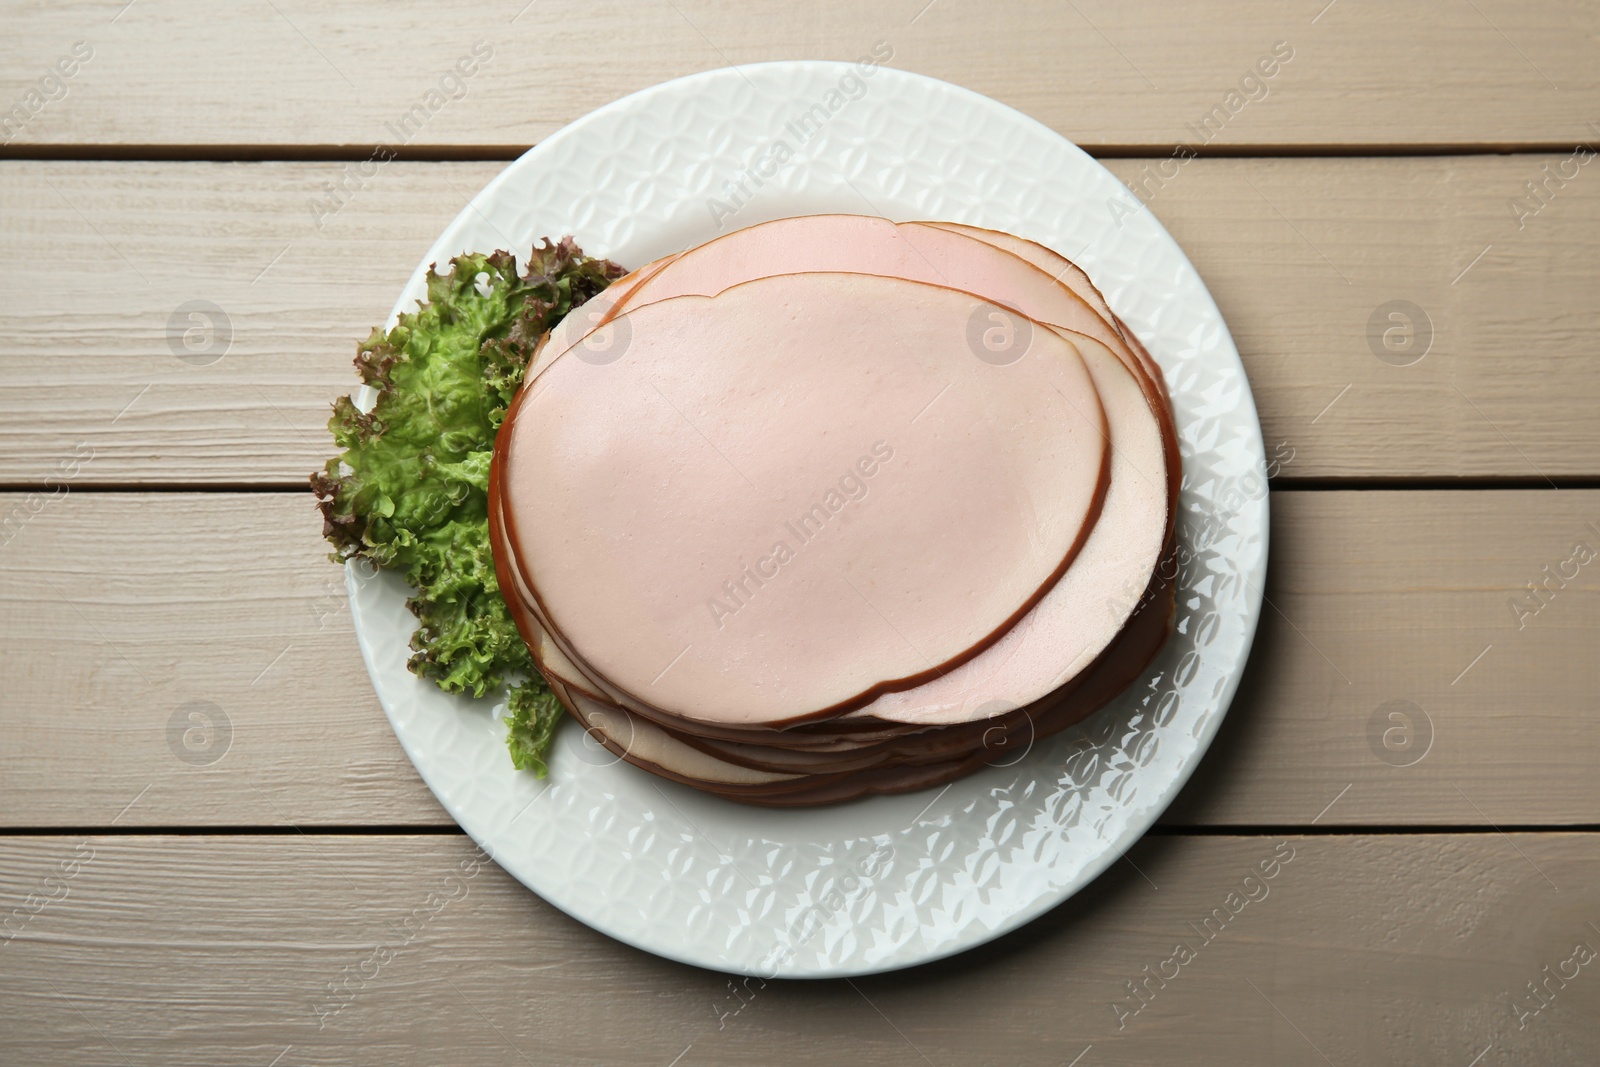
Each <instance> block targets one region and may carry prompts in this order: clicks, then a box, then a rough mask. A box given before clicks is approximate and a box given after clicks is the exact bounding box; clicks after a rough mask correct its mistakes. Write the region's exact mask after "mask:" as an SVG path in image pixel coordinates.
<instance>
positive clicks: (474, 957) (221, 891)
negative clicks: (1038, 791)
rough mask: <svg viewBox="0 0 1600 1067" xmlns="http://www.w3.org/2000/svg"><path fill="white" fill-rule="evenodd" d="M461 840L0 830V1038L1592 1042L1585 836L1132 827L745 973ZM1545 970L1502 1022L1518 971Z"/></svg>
mask: <svg viewBox="0 0 1600 1067" xmlns="http://www.w3.org/2000/svg"><path fill="white" fill-rule="evenodd" d="M686 832H687V829H686ZM475 856H476V852H475V849H474V848H473V846H472V844H471V842H470V841H469V840H467V839H466V838H465V837H464V836H461V835H448V836H422V837H417V836H393V837H365V836H356V837H350V836H343V837H341V836H322V835H317V836H309V837H300V836H296V835H291V836H288V837H284V836H276V837H249V836H244V837H205V836H199V837H181V838H172V837H163V836H145V837H131V838H130V837H90V838H87V839H84V838H28V839H19V838H0V902H3V903H4V905H5V907H6V909H7V912H8V913H9V914H10V915H11V916H13V917H12V918H10V920H9V922H10V924H11V925H10V929H9V931H8V933H9V934H10V935H12V936H11V940H9V941H8V942H4V943H0V960H3V968H0V1026H3V1027H4V1031H3V1033H0V1040H3V1041H4V1044H5V1048H6V1050H7V1053H8V1056H9V1057H11V1058H12V1059H14V1061H15V1062H18V1063H27V1064H30V1065H33V1067H51V1065H55V1064H73V1065H80V1067H81V1065H87V1064H106V1065H112V1064H116V1065H121V1067H127V1065H143V1064H161V1065H163V1067H184V1065H189V1064H194V1065H205V1067H226V1065H233V1064H237V1065H240V1067H262V1065H265V1064H269V1063H272V1062H273V1058H274V1057H277V1056H281V1057H282V1058H281V1059H280V1060H278V1061H277V1064H278V1067H285V1065H293V1067H300V1065H305V1064H320V1065H328V1067H333V1065H340V1064H356V1063H392V1064H424V1063H446V1062H448V1063H452V1064H462V1065H466V1064H491V1063H492V1064H507V1063H524V1062H526V1063H536V1064H544V1063H560V1064H575V1065H582V1064H596V1065H607V1067H610V1065H633V1064H639V1065H647V1067H665V1065H667V1064H676V1065H677V1067H691V1065H694V1067H699V1065H712V1064H728V1065H733V1064H740V1065H742V1064H751V1063H785V1064H797V1065H800V1064H819V1065H823V1064H825V1065H829V1067H832V1065H835V1064H839V1063H852V1064H862V1065H884V1067H888V1065H901V1064H922V1063H931V1064H937V1065H941V1067H942V1065H946V1064H977V1065H992V1067H1001V1065H1004V1067H1019V1065H1026V1067H1034V1065H1038V1067H1044V1065H1049V1067H1062V1065H1065V1064H1068V1063H1070V1062H1073V1060H1074V1057H1078V1056H1080V1055H1083V1054H1084V1052H1085V1050H1086V1049H1090V1048H1091V1047H1092V1051H1089V1052H1088V1054H1087V1055H1083V1058H1082V1059H1081V1060H1080V1061H1078V1062H1079V1063H1080V1065H1087V1064H1095V1065H1114V1064H1140V1065H1143V1064H1151V1063H1187V1064H1228V1065H1232V1064H1238V1063H1273V1064H1286V1065H1299V1064H1306V1065H1311V1064H1316V1065H1321V1067H1325V1065H1326V1064H1327V1063H1334V1064H1340V1065H1344V1064H1363V1065H1383V1064H1405V1065H1411V1064H1418V1063H1439V1064H1459V1065H1463V1067H1464V1065H1466V1064H1468V1063H1469V1062H1473V1057H1474V1056H1475V1055H1479V1054H1480V1053H1482V1056H1481V1058H1480V1059H1478V1060H1477V1061H1476V1062H1475V1063H1474V1067H1484V1065H1489V1067H1503V1065H1509V1064H1530V1063H1540V1064H1572V1065H1576V1064H1580V1063H1586V1062H1589V1059H1590V1055H1591V1054H1592V1052H1593V1051H1594V1049H1595V1048H1596V1047H1600V974H1597V973H1595V972H1596V970H1597V969H1600V961H1592V962H1589V963H1588V964H1587V965H1581V966H1580V965H1577V964H1574V963H1570V962H1568V961H1570V960H1572V959H1573V958H1574V951H1575V948H1576V947H1577V946H1579V945H1583V946H1585V947H1586V948H1587V950H1588V957H1589V958H1590V959H1591V960H1593V955H1594V953H1595V952H1596V951H1597V950H1600V927H1597V926H1596V924H1595V916H1596V908H1597V905H1600V900H1597V899H1596V896H1595V893H1594V886H1595V885H1596V884H1597V882H1600V837H1597V836H1596V835H1593V834H1541V835H1527V834H1517V835H1512V836H1511V837H1504V836H1501V835H1498V834H1493V833H1487V834H1471V835H1456V834H1442V835H1433V836H1407V835H1383V836H1362V835H1353V836H1337V837H1290V838H1278V837H1255V836H1252V837H1199V838H1195V837H1185V836H1172V837H1162V838H1150V839H1146V840H1145V841H1143V842H1141V843H1140V844H1139V845H1138V846H1136V847H1135V848H1134V849H1133V851H1132V852H1131V853H1130V855H1129V862H1126V863H1120V864H1117V865H1116V866H1114V867H1113V868H1112V869H1111V870H1110V871H1109V872H1108V873H1106V874H1105V875H1103V876H1102V877H1101V878H1100V879H1099V880H1098V881H1097V882H1095V883H1094V884H1093V885H1092V886H1090V887H1089V888H1088V889H1087V890H1085V891H1084V892H1082V893H1080V894H1078V895H1077V896H1075V897H1074V898H1073V899H1072V900H1071V901H1070V902H1069V903H1067V904H1066V905H1064V906H1062V907H1060V908H1057V909H1056V910H1055V911H1054V912H1052V913H1050V914H1048V915H1046V916H1045V917H1043V918H1041V919H1040V920H1038V921H1036V922H1034V923H1032V924H1030V925H1029V926H1028V927H1026V928H1024V929H1023V930H1021V931H1019V932H1017V933H1015V934H1012V935H1010V936H1008V937H1005V938H1002V939H1001V940H1000V941H998V942H996V943H993V944H991V945H988V946H985V947H983V948H979V949H977V950H974V951H973V952H970V953H966V954H964V955H962V956H961V957H959V958H957V959H953V960H948V961H945V962H942V963H936V964H932V965H928V966H924V967H919V968H916V969H913V970H910V971H902V972H898V973H895V974H889V975H881V976H878V977H874V978H863V979H856V980H855V981H853V982H843V981H817V982H771V983H766V984H765V985H763V984H761V983H760V982H759V981H758V980H752V981H751V983H750V984H749V985H743V984H739V985H737V987H735V984H734V983H732V982H730V979H729V978H728V977H727V976H726V975H720V974H716V973H713V972H708V971H702V970H698V969H695V968H691V967H685V966H682V965H679V964H674V963H670V962H667V961H665V960H661V959H658V958H655V957H652V956H647V955H645V954H644V953H641V952H638V951H636V950H634V949H631V948H627V947H625V946H623V945H621V944H618V943H617V942H614V941H610V940H608V939H607V938H605V937H604V936H603V935H601V934H598V933H596V932H594V931H592V930H589V929H587V928H585V927H583V926H580V925H579V924H578V923H576V922H575V921H573V920H572V919H569V918H568V917H566V916H565V915H563V914H561V913H559V912H557V911H556V910H555V909H554V908H552V907H550V906H548V905H546V904H545V903H543V902H542V901H541V900H540V899H539V898H537V897H536V896H534V895H533V894H531V893H529V892H527V891H526V890H525V889H523V888H522V887H521V886H520V885H518V884H517V883H515V882H514V881H512V879H511V878H510V877H509V876H507V875H505V874H504V873H503V872H501V871H500V870H499V868H497V867H495V866H493V865H492V864H490V863H485V864H484V865H483V866H482V867H481V869H475V868H474V866H473V864H474V859H475ZM1263 863H1266V864H1267V865H1268V866H1267V868H1263V867H1262V864H1263ZM1274 863H1276V866H1275V867H1274V866H1273V864H1274ZM1135 866H1136V867H1137V872H1136V871H1135V869H1134V868H1135ZM1263 870H1272V871H1273V872H1274V873H1273V876H1272V877H1270V878H1263V876H1262V874H1263ZM68 871H70V872H71V873H70V874H68V873H67V872H68ZM468 871H475V873H471V874H468V873H467V872H468ZM1138 872H1142V873H1143V877H1141V874H1140V873H1138ZM1146 878H1148V881H1146ZM1247 879H1248V880H1247ZM1152 885H1153V886H1154V887H1158V888H1152ZM30 893H34V894H38V896H39V898H49V902H48V903H46V904H44V905H43V906H42V908H41V909H40V910H38V911H37V912H36V913H34V912H32V911H31V910H30V908H29V906H28V905H27V904H26V903H25V902H26V900H27V898H28V895H29V894H30ZM1246 893H1249V894H1251V895H1252V896H1253V897H1254V898H1255V899H1253V900H1247V898H1246V897H1245V894H1246ZM13 909H20V910H21V912H22V917H17V916H18V912H17V910H13ZM1214 910H1217V911H1220V912H1221V914H1222V916H1223V918H1224V919H1225V920H1226V921H1225V922H1219V921H1218V920H1217V919H1216V918H1215V916H1214V915H1213V911H1214ZM0 914H5V913H0ZM1206 919H1210V920H1211V926H1210V928H1209V931H1210V937H1209V939H1207V937H1206V936H1204V932H1203V931H1204V928H1202V927H1201V924H1202V922H1203V921H1204V920H1206ZM1191 924H1194V925H1191ZM1197 929H1200V930H1201V932H1197ZM1180 943H1181V944H1184V945H1186V946H1187V947H1188V948H1189V949H1190V951H1191V952H1192V953H1193V957H1192V958H1190V959H1188V961H1187V962H1186V963H1182V964H1181V965H1178V964H1171V965H1167V966H1166V967H1165V968H1164V970H1165V974H1166V975H1167V977H1166V978H1165V979H1163V978H1161V977H1160V974H1161V973H1162V971H1163V961H1166V960H1169V959H1172V958H1173V957H1174V951H1175V947H1176V946H1177V945H1178V944H1180ZM1547 967H1548V968H1550V971H1549V972H1546V971H1545V970H1544V968H1547ZM1563 967H1564V969H1565V970H1566V972H1567V973H1568V974H1569V975H1573V974H1575V977H1571V978H1570V979H1569V980H1567V981H1565V982H1562V981H1561V980H1560V979H1559V977H1557V978H1556V979H1553V980H1552V981H1551V984H1550V985H1549V986H1548V987H1547V988H1548V990H1549V992H1548V993H1546V994H1545V995H1546V997H1547V999H1548V1001H1549V1003H1548V1004H1547V1006H1544V1007H1543V1008H1542V1010H1540V1011H1539V1012H1538V1014H1536V1015H1529V1016H1527V1017H1525V1018H1522V1019H1521V1020H1520V1021H1521V1022H1522V1024H1523V1025H1522V1026H1521V1027H1520V1028H1519V1016H1518V1015H1517V1014H1514V1011H1513V1007H1512V1005H1513V1004H1514V1003H1522V1002H1526V1003H1527V1004H1530V1005H1531V1004H1534V1003H1537V1002H1535V1001H1533V999H1532V995H1531V994H1530V993H1529V992H1528V990H1527V983H1529V982H1542V981H1544V980H1545V977H1546V974H1547V973H1550V974H1555V973H1556V972H1557V971H1558V969H1561V968H1563ZM1146 968H1148V969H1149V970H1148V973H1149V974H1153V975H1156V976H1157V977H1156V978H1154V979H1151V980H1149V984H1148V985H1147V986H1143V987H1141V988H1142V989H1143V990H1144V991H1145V993H1146V997H1147V998H1148V1002H1147V1003H1145V1004H1144V1006H1143V1007H1142V1009H1141V1010H1139V1011H1138V1012H1137V1014H1134V1013H1133V1009H1134V1008H1137V1007H1139V1006H1140V1003H1141V1002H1140V1000H1138V999H1136V998H1135V996H1134V995H1133V994H1132V993H1131V992H1130V986H1129V983H1133V982H1144V981H1146V973H1147V972H1146V970H1145V969H1146ZM735 988H737V992H735V991H734V990H735ZM1119 1006H1120V1007H1121V1009H1122V1011H1121V1012H1120V1013H1119V1011H1118V1010H1117V1008H1118V1007H1119ZM1525 1010H1526V1009H1525ZM1124 1013H1126V1014H1124ZM1119 1023H1120V1028H1119ZM1585 1050H1587V1051H1585ZM674 1057H678V1058H677V1059H674Z"/></svg>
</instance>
